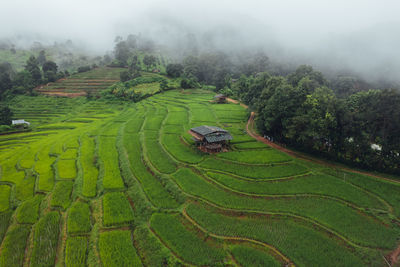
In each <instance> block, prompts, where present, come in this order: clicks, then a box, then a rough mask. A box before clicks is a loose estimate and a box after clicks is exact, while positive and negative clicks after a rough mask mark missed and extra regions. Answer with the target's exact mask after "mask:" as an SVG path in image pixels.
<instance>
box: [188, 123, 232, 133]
mask: <svg viewBox="0 0 400 267" xmlns="http://www.w3.org/2000/svg"><path fill="white" fill-rule="evenodd" d="M190 130H191V131H193V132H195V133H198V134H201V135H208V134H210V133H217V132H223V133H227V132H228V131H227V130H224V129H221V128H219V127H216V126H208V125H202V126H198V127H194V128H192V129H190Z"/></svg>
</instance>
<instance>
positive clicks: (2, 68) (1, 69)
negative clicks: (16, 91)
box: [0, 62, 14, 99]
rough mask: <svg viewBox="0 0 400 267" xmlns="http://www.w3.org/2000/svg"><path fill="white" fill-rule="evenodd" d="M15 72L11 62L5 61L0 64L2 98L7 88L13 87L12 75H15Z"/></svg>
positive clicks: (0, 91)
mask: <svg viewBox="0 0 400 267" xmlns="http://www.w3.org/2000/svg"><path fill="white" fill-rule="evenodd" d="M13 74H14V71H13V69H12V67H11V64H10V63H8V62H4V63H1V64H0V99H1V96H2V95H3V94H4V93H5V92H6V91H7V90H9V89H11V87H12V81H11V77H12V76H13Z"/></svg>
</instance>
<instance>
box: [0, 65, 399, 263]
mask: <svg viewBox="0 0 400 267" xmlns="http://www.w3.org/2000/svg"><path fill="white" fill-rule="evenodd" d="M119 71H120V70H119V69H96V70H92V71H90V72H86V73H80V74H77V75H74V76H72V77H70V78H68V79H66V80H62V81H59V82H56V83H54V84H50V85H49V86H48V87H47V88H46V90H47V91H50V90H55V91H57V90H58V91H66V90H70V89H71V90H72V89H73V90H77V91H79V90H89V89H90V90H93V91H100V90H103V88H106V87H107V86H108V85H109V84H112V83H113V80H114V79H115V80H116V78H115V77H117V75H119ZM146 86H150V87H151V88H153V87H154V88H156V87H157V86H158V84H146ZM89 87H90V88H89ZM61 88H64V89H61ZM74 88H75V89H74ZM146 88H147V87H146ZM137 89H138V90H139V88H137ZM212 97H213V93H211V92H209V91H204V90H200V89H196V90H185V91H181V90H170V91H167V92H164V93H160V94H156V95H154V96H152V97H149V98H147V99H145V100H142V101H141V102H138V103H131V102H126V101H119V100H104V99H101V98H100V99H97V100H89V99H86V98H85V97H78V98H54V97H49V96H43V95H40V96H37V97H29V96H18V97H17V98H16V99H14V101H13V103H12V105H11V107H12V108H13V109H14V110H15V111H16V112H15V118H20V119H26V120H28V121H29V120H31V122H32V126H33V127H32V131H31V132H25V133H17V134H10V135H2V136H0V166H1V168H0V169H1V172H0V266H1V267H2V266H142V265H143V266H283V265H285V264H288V265H289V266H293V265H294V266H385V264H386V263H385V260H384V258H383V256H387V255H389V253H390V252H391V251H393V250H394V249H395V248H396V247H398V246H399V244H400V227H399V224H400V183H399V182H396V181H395V180H394V181H389V180H384V179H380V178H376V177H372V176H366V175H363V174H356V173H352V172H349V171H343V170H339V169H332V168H329V167H326V166H323V165H318V164H311V163H309V162H306V161H302V160H300V159H296V158H293V157H291V156H289V155H287V154H285V153H283V152H280V151H277V150H275V149H273V148H271V147H269V146H268V145H265V144H263V143H260V142H257V141H255V140H254V139H253V138H252V137H250V136H249V135H248V134H246V132H245V131H244V129H245V128H246V127H245V126H246V125H245V124H246V121H247V114H248V112H247V111H246V110H245V109H244V108H243V107H241V106H240V105H237V104H213V103H211V102H210V100H211V99H212ZM203 124H205V125H215V126H218V127H221V128H225V129H227V130H228V131H230V133H231V134H232V136H233V140H232V141H231V145H230V150H229V152H223V153H219V154H211V155H210V154H206V153H203V152H201V151H199V150H198V149H197V148H196V147H195V145H194V142H193V140H191V136H190V135H189V134H188V133H187V132H188V130H189V129H190V128H191V127H194V126H200V125H203ZM391 179H394V178H393V177H392V178H391ZM387 259H388V258H387Z"/></svg>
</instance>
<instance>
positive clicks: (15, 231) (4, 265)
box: [0, 225, 31, 267]
mask: <svg viewBox="0 0 400 267" xmlns="http://www.w3.org/2000/svg"><path fill="white" fill-rule="evenodd" d="M30 232H31V227H30V226H27V225H16V226H14V227H12V228H11V229H10V230H9V231H8V232H7V234H6V236H5V238H4V240H3V243H2V246H1V247H2V249H1V252H0V266H1V267H8V266H22V263H23V260H24V256H25V247H26V241H27V239H28V236H29V233H30Z"/></svg>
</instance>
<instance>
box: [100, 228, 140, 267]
mask: <svg viewBox="0 0 400 267" xmlns="http://www.w3.org/2000/svg"><path fill="white" fill-rule="evenodd" d="M99 248H100V259H101V261H102V263H103V266H107V267H114V266H115V267H120V266H142V263H141V261H140V259H139V257H138V256H137V254H136V251H135V248H134V247H133V244H132V239H131V232H130V231H121V230H116V231H109V232H103V233H100V238H99Z"/></svg>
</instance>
